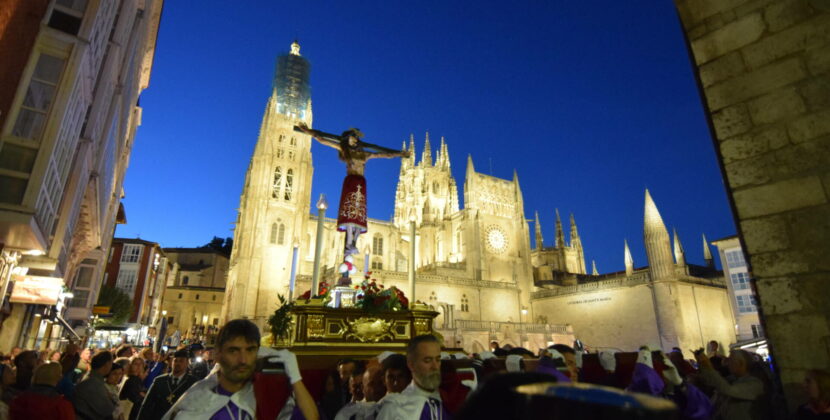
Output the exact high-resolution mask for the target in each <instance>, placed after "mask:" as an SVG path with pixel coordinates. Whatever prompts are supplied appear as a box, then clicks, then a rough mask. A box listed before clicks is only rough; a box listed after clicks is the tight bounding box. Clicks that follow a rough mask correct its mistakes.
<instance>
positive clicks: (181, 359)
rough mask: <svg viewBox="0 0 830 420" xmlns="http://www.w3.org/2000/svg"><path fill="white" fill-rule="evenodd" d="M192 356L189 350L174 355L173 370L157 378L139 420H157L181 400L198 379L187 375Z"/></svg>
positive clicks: (145, 400)
mask: <svg viewBox="0 0 830 420" xmlns="http://www.w3.org/2000/svg"><path fill="white" fill-rule="evenodd" d="M189 356H190V354H189V353H188V351H187V350H184V349H182V350H179V351H177V352H176V353H175V354H174V355H173V370H172V372H170V373H168V374H166V375H160V376H158V377H156V379H155V380H154V381H153V384H152V385H151V386H150V390H149V391H147V396H146V397H145V398H144V403H143V404H142V405H141V409H140V411H139V412H138V420H156V419H160V418H162V417H163V416H164V414H165V413H167V410H169V409H170V407H172V406H173V404H175V403H176V401H178V399H179V398H181V396H182V394H184V393H185V392H186V391H187V390H188V389H190V387H191V386H192V385H193V384H195V383H196V381H197V379H196V378H195V377H194V376H193V375H190V374H188V373H187V367H188V365H189V364H190V358H189Z"/></svg>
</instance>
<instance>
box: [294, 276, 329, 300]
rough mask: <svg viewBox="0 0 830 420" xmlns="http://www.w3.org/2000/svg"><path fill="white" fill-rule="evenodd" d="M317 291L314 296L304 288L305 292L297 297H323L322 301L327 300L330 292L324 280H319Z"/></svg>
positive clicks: (304, 298)
mask: <svg viewBox="0 0 830 420" xmlns="http://www.w3.org/2000/svg"><path fill="white" fill-rule="evenodd" d="M317 291H318V292H319V293H317V294H316V295H314V296H311V290H306V291H305V293H303V294H301V295H300V296H299V297H297V299H302V300H309V299H323V301H324V302H328V300H329V297H330V296H329V295H330V294H331V287H329V284H328V283H326V282H325V281H321V282H320V285H319V286H318V289H317Z"/></svg>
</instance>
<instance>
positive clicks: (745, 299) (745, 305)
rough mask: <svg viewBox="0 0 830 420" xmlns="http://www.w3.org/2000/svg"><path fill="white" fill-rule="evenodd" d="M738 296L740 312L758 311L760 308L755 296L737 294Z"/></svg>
mask: <svg viewBox="0 0 830 420" xmlns="http://www.w3.org/2000/svg"><path fill="white" fill-rule="evenodd" d="M736 298H737V299H738V312H740V313H742V314H743V313H752V312H757V311H758V309H757V308H756V302H755V296H753V295H739V296H736Z"/></svg>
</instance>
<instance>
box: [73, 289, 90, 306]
mask: <svg viewBox="0 0 830 420" xmlns="http://www.w3.org/2000/svg"><path fill="white" fill-rule="evenodd" d="M72 295H73V298H72V300H70V301H69V307H70V308H86V303H87V301H88V300H89V290H72Z"/></svg>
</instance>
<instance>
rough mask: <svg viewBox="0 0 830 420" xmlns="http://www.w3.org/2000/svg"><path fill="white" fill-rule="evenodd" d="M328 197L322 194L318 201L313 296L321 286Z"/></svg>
mask: <svg viewBox="0 0 830 420" xmlns="http://www.w3.org/2000/svg"><path fill="white" fill-rule="evenodd" d="M328 206H329V203H328V202H326V195H325V194H320V199H319V200H317V242H316V243H315V244H314V271H312V274H311V296H314V295H316V294H317V293H318V285H319V284H320V254H321V253H322V252H323V219H325V217H326V207H328Z"/></svg>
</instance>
